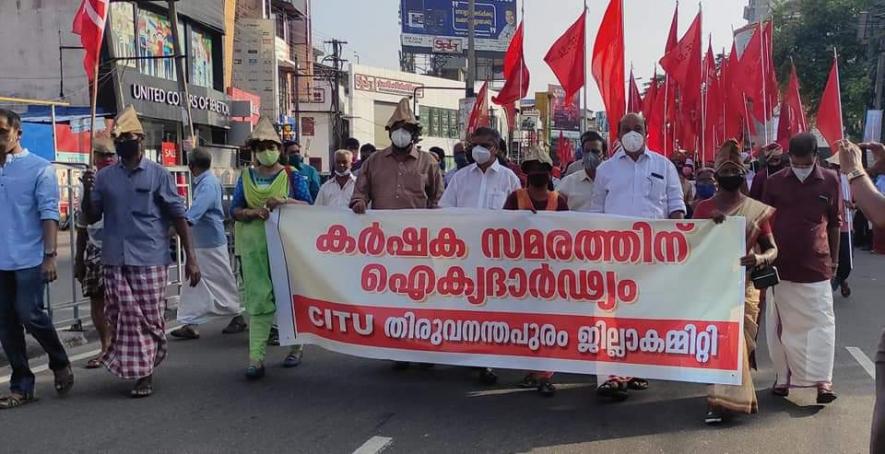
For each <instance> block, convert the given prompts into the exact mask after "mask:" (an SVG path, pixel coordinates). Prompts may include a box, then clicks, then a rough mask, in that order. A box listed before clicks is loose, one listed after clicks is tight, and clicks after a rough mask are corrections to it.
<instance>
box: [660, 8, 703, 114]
mask: <svg viewBox="0 0 885 454" xmlns="http://www.w3.org/2000/svg"><path fill="white" fill-rule="evenodd" d="M701 46H702V43H701V13H700V12H699V13H698V15H697V16H696V17H695V19H694V21H693V22H692V23H691V26H690V27H689V28H688V31H686V32H685V36H683V37H682V39H680V40H679V42H678V43H677V44H676V46H675V47H674V48H673V49H671V50H670V51H669V52H667V54H666V55H664V57H663V58H661V67H663V68H664V71H666V72H667V75H668V76H671V77H673V79H674V80H675V82H676V84H677V85H678V86H679V90H680V93H681V94H682V110H683V111H685V110H686V108H687V107H691V108H696V107H695V106H699V105H700V104H699V103H700V99H701Z"/></svg>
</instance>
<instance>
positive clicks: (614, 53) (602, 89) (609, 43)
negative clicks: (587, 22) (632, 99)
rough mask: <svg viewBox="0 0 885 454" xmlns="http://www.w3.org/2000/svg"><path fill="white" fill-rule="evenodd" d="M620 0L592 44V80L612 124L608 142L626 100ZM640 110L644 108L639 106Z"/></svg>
mask: <svg viewBox="0 0 885 454" xmlns="http://www.w3.org/2000/svg"><path fill="white" fill-rule="evenodd" d="M623 17H624V15H623V11H622V10H621V0H611V1H610V2H609V4H608V8H606V10H605V15H604V16H602V23H601V24H600V25H599V32H597V34H596V42H595V43H594V44H593V64H592V69H593V78H594V79H596V85H598V86H599V93H600V94H601V95H602V101H603V103H604V104H605V114H606V117H607V118H608V123H609V125H610V126H609V141H610V142H609V143H614V141H615V138H617V137H618V124H619V123H620V121H621V117H623V116H624V113H625V112H624V110H625V109H626V106H625V103H626V101H627V99H626V98H627V97H626V95H625V93H624V82H625V81H624V19H623ZM640 111H641V107H640Z"/></svg>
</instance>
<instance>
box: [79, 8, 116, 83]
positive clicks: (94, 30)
mask: <svg viewBox="0 0 885 454" xmlns="http://www.w3.org/2000/svg"><path fill="white" fill-rule="evenodd" d="M107 19H108V0H83V3H81V4H80V8H79V9H77V13H76V14H75V15H74V24H73V26H72V27H73V28H72V31H73V33H74V34H77V35H80V43H81V44H82V45H83V50H84V51H85V54H84V55H83V69H85V70H86V76H87V77H88V78H89V81H90V82H92V81H93V80H95V67H96V65H97V64H98V58H99V55H101V40H102V38H103V37H104V29H105V23H106V22H107Z"/></svg>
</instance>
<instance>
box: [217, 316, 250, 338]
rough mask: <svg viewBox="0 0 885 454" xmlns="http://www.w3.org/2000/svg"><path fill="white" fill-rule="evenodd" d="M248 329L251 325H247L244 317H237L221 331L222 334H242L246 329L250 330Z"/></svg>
mask: <svg viewBox="0 0 885 454" xmlns="http://www.w3.org/2000/svg"><path fill="white" fill-rule="evenodd" d="M248 327H249V325H247V324H246V320H245V319H244V318H243V316H242V315H237V316H236V317H234V318H233V319H231V321H230V323H228V324H227V326H226V327H225V328H224V329H223V330H221V333H222V334H237V333H242V332H243V331H246V328H248Z"/></svg>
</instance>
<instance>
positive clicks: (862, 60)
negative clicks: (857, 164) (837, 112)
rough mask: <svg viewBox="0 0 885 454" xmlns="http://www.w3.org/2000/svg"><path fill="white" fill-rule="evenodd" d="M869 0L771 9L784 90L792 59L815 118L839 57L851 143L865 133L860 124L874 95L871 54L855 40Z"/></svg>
mask: <svg viewBox="0 0 885 454" xmlns="http://www.w3.org/2000/svg"><path fill="white" fill-rule="evenodd" d="M872 3H873V2H872V0H790V1H780V2H778V3H777V4H776V5H775V6H774V11H773V14H772V17H773V19H774V63H775V65H776V67H777V69H778V80H779V81H780V82H781V83H782V84H784V85H785V84H786V83H787V81H788V78H789V74H790V59H791V58H792V60H793V62H794V63H795V65H796V71H797V73H798V75H799V83H800V85H801V90H800V91H801V94H802V101H803V103H804V105H805V108H806V109H807V110H808V114H809V115H808V117H809V119H811V118H813V115H814V113H815V112H817V108H818V105H819V103H820V97H821V95H822V94H823V90H824V87H825V86H826V83H827V76H828V75H829V71H830V67H831V66H832V63H833V48H835V49H836V50H837V52H838V53H839V76H840V79H841V89H842V114H843V116H844V122H845V127H846V129H847V132H848V134H849V135H850V136H852V137H859V136H860V135H861V134H862V132H863V118H864V115H865V111H866V109H867V106H868V105H869V102H870V97H871V94H872V89H873V87H872V85H873V84H872V79H871V77H870V74H871V69H872V65H871V63H870V60H871V59H870V55H871V53H870V52H869V51H870V49H868V46H867V45H865V44H863V43H861V42H860V41H859V40H858V27H859V15H860V12H861V11H869V10H870V8H871V6H872Z"/></svg>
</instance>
